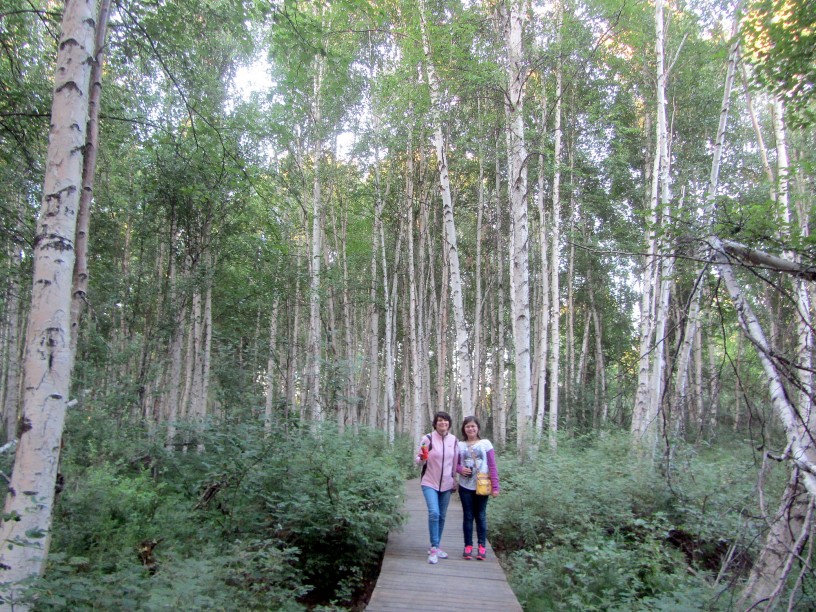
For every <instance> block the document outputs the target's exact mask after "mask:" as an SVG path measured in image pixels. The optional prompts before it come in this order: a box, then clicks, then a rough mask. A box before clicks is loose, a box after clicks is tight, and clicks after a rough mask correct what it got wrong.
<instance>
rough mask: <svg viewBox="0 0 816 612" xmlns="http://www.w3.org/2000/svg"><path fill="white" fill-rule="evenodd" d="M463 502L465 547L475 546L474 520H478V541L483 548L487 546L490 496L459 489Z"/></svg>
mask: <svg viewBox="0 0 816 612" xmlns="http://www.w3.org/2000/svg"><path fill="white" fill-rule="evenodd" d="M459 499H460V500H461V501H462V531H464V534H465V546H473V520H474V519H476V539H477V541H478V543H479V544H481V545H482V546H486V545H487V500H488V499H490V496H489V495H476V491H472V490H470V489H466V488H465V487H459Z"/></svg>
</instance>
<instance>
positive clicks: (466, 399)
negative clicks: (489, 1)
mask: <svg viewBox="0 0 816 612" xmlns="http://www.w3.org/2000/svg"><path fill="white" fill-rule="evenodd" d="M419 7H420V8H419V17H420V23H421V27H422V48H423V50H424V53H425V62H426V64H425V70H426V76H427V80H428V88H429V90H430V96H431V127H432V129H433V141H434V147H435V149H436V162H437V171H438V174H439V192H440V196H441V198H442V212H443V227H444V232H445V234H444V235H445V239H444V249H445V256H446V259H447V263H448V270H449V274H450V297H451V303H452V305H453V317H454V323H455V327H456V370H457V375H458V380H457V383H458V389H459V401H460V402H461V410H462V412H463V413H464V414H467V415H469V414H473V406H472V404H471V401H472V398H473V394H472V393H471V385H472V383H473V375H472V367H471V358H472V355H471V353H470V342H469V338H468V329H467V323H466V321H465V305H464V289H463V287H462V276H461V272H460V266H459V248H458V246H457V238H456V224H455V223H454V217H453V198H452V196H451V186H450V178H449V176H448V157H447V151H446V145H445V138H444V135H443V133H442V118H441V116H440V113H439V108H440V103H441V97H440V94H439V80H438V79H437V76H436V68H435V65H434V62H433V58H432V57H431V46H430V38H429V35H428V28H427V24H426V22H425V19H426V17H425V15H426V8H425V2H424V0H420V3H419Z"/></svg>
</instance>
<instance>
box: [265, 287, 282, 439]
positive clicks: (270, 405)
mask: <svg viewBox="0 0 816 612" xmlns="http://www.w3.org/2000/svg"><path fill="white" fill-rule="evenodd" d="M279 304H280V298H278V297H277V296H275V297H274V298H272V308H271V309H270V312H269V352H268V354H267V358H266V403H265V405H264V433H265V434H266V435H267V436H270V435H271V434H272V424H273V421H274V406H275V396H276V390H277V385H275V381H276V379H277V376H276V372H277V369H278V350H277V346H278V305H279Z"/></svg>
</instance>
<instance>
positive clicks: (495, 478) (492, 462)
mask: <svg viewBox="0 0 816 612" xmlns="http://www.w3.org/2000/svg"><path fill="white" fill-rule="evenodd" d="M487 471H488V472H490V482H491V483H492V484H493V490H494V491H501V486H499V469H498V468H497V467H496V453H495V452H493V449H492V448H491V449H490V450H489V451H487Z"/></svg>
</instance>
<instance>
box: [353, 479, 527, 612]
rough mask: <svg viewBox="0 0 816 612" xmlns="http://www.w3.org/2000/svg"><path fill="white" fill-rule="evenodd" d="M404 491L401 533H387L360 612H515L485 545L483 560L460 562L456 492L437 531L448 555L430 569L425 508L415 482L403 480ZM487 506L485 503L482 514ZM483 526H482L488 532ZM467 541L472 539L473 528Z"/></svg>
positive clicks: (459, 514)
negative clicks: (378, 567) (379, 566)
mask: <svg viewBox="0 0 816 612" xmlns="http://www.w3.org/2000/svg"><path fill="white" fill-rule="evenodd" d="M405 490H406V495H405V506H404V511H405V513H406V515H407V517H408V521H407V522H406V524H405V525H404V526H403V528H402V530H400V531H392V532H391V533H390V534H389V535H388V545H387V546H386V549H385V558H384V559H383V564H382V569H381V570H380V576H379V578H378V579H377V585H376V587H375V588H374V593H373V594H372V595H371V600H370V601H369V604H368V607H367V608H366V612H397V611H404V610H413V611H417V612H435V611H437V610H438V611H440V612H441V611H445V612H457V611H459V610H468V611H473V610H491V611H494V612H521V606H520V605H519V602H518V600H517V599H516V596H515V595H514V594H513V591H512V590H511V589H510V585H509V584H507V579H506V577H505V575H504V570H502V568H501V566H500V565H499V562H498V561H497V560H496V557H495V555H494V554H493V549H492V548H491V547H490V542H488V545H487V559H486V560H485V561H477V560H476V558H475V556H474V558H473V559H472V560H471V561H465V560H464V559H462V547H463V546H464V543H463V540H462V506H461V504H460V502H459V497H458V496H457V495H456V494H454V495H453V497H451V502H450V506H449V507H448V514H447V518H446V521H445V530H444V531H443V533H442V543H441V544H442V548H443V550H445V551H446V552H447V553H448V554H449V555H450V557H449V558H448V559H440V560H439V563H437V564H436V565H431V564H430V563H428V510H427V508H426V507H425V500H424V499H423V497H422V492H421V490H420V487H419V479H415V480H409V481H408V482H407V483H406V484H405ZM489 508H490V506H489V505H488V516H489V513H490V509H489ZM489 528H490V526H489V523H488V534H489V533H490V532H489ZM473 537H474V541H475V538H476V532H475V529H474V533H473ZM474 554H475V551H474Z"/></svg>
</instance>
